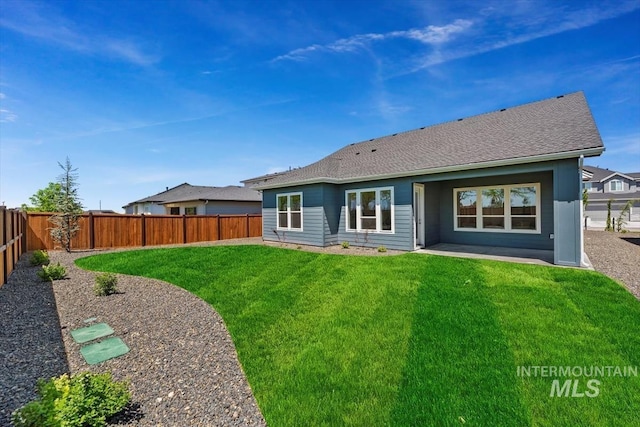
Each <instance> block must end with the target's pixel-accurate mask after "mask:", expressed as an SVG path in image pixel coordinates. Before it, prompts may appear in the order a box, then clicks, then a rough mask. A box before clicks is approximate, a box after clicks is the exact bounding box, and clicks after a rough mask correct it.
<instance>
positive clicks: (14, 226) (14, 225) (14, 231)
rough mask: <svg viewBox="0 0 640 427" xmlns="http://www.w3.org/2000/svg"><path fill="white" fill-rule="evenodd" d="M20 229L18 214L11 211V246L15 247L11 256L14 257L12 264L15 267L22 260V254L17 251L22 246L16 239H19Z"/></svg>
mask: <svg viewBox="0 0 640 427" xmlns="http://www.w3.org/2000/svg"><path fill="white" fill-rule="evenodd" d="M18 227H19V225H18V212H17V211H11V242H12V243H11V246H13V248H12V249H11V255H12V257H13V259H12V260H11V262H12V263H13V266H15V265H16V264H17V263H18V258H20V254H19V253H18V250H17V249H19V248H20V244H19V243H18V240H17V239H16V237H18Z"/></svg>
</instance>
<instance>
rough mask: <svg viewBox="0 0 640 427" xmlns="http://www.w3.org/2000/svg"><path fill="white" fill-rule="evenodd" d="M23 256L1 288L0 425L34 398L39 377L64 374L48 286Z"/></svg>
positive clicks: (61, 351)
mask: <svg viewBox="0 0 640 427" xmlns="http://www.w3.org/2000/svg"><path fill="white" fill-rule="evenodd" d="M38 270H39V267H31V265H30V264H29V256H28V255H24V256H22V258H21V259H20V261H19V262H18V265H17V267H16V270H14V271H13V273H12V274H11V276H10V277H9V281H8V282H7V283H6V284H5V285H4V286H2V287H1V288H0V316H2V317H1V318H0V426H8V425H10V420H11V413H12V412H13V411H14V410H16V409H18V408H19V407H21V406H23V405H24V404H26V403H27V402H29V401H31V400H33V399H35V398H36V389H35V385H36V382H37V380H38V378H51V377H56V376H58V375H61V374H64V373H65V372H68V371H69V366H68V364H67V358H66V354H65V349H64V345H63V344H62V337H61V336H60V323H59V322H58V315H57V313H56V301H55V299H54V297H53V291H52V287H51V283H48V282H42V281H41V280H40V278H39V277H38V276H37V275H36V273H37V272H38Z"/></svg>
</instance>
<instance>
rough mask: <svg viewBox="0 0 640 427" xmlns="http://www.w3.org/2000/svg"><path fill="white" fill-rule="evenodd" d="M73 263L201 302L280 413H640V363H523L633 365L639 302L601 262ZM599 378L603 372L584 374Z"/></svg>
mask: <svg viewBox="0 0 640 427" xmlns="http://www.w3.org/2000/svg"><path fill="white" fill-rule="evenodd" d="M345 252H347V251H345ZM77 264H78V265H79V266H80V267H83V268H87V269H92V270H100V271H112V272H120V273H127V274H133V275H140V276H147V277H153V278H158V279H162V280H166V281H168V282H171V283H174V284H176V285H178V286H180V287H182V288H185V289H187V290H188V291H190V292H192V293H194V294H196V295H198V296H199V297H201V298H203V299H204V300H206V301H208V302H209V303H210V304H211V305H212V306H213V307H215V309H216V310H217V311H218V312H219V313H220V314H221V315H222V317H223V318H224V320H225V322H226V324H227V326H228V328H229V331H230V333H231V336H232V337H233V340H234V342H235V344H236V348H237V350H238V355H239V358H240V362H241V363H242V366H243V368H244V370H245V372H246V374H247V377H248V379H249V383H250V384H251V387H252V389H253V391H254V393H255V396H256V398H257V400H258V404H259V405H260V409H261V410H262V413H263V414H264V416H265V418H266V420H267V422H268V424H269V425H270V426H273V427H277V426H301V425H317V426H320V425H326V426H334V425H360V426H379V425H407V426H409V425H410V426H417V425H433V426H457V425H462V424H465V425H471V426H511V425H513V426H523V425H535V426H564V425H566V426H569V425H571V426H593V425H620V426H630V425H640V376H633V375H632V376H630V377H629V376H627V377H620V376H604V377H597V378H588V377H585V376H581V377H574V376H569V377H548V376H545V377H541V376H537V377H534V376H530V377H527V376H519V375H518V372H517V367H518V366H526V367H529V366H563V367H564V366H570V367H576V366H579V367H582V366H586V367H590V366H598V367H599V366H619V367H626V366H633V367H637V369H638V367H640V333H639V329H638V328H639V325H640V302H639V301H638V300H636V299H635V298H634V297H633V296H632V295H631V294H629V293H628V292H627V291H626V290H625V289H624V288H622V287H621V286H620V285H618V284H617V283H615V282H614V281H612V280H610V279H608V278H607V277H605V276H603V275H601V274H598V273H595V272H590V271H579V270H575V269H566V268H554V267H542V266H533V265H520V264H508V263H501V262H494V261H481V260H467V259H459V258H448V257H438V256H427V255H419V254H405V255H401V256H389V257H356V256H340V255H327V254H317V253H308V252H303V251H295V250H285V249H280V248H274V247H265V246H226V247H225V246H217V247H185V248H172V249H154V250H142V251H131V252H119V253H111V254H104V255H97V256H92V257H88V258H84V259H80V260H78V261H77ZM639 370H640V369H639ZM639 374H640V372H639ZM556 378H558V379H560V380H561V381H560V385H561V386H562V385H563V384H564V382H565V381H566V380H573V379H576V380H578V386H577V388H576V395H580V393H584V392H585V391H587V392H589V391H590V392H591V394H592V395H593V394H595V393H594V388H595V389H596V390H597V392H598V395H597V396H595V397H588V396H585V397H571V393H569V397H564V396H563V397H557V396H553V397H551V396H550V394H551V390H552V383H553V380H554V379H556ZM590 379H597V380H598V381H599V382H600V384H599V385H597V386H594V388H591V389H590V388H587V381H588V380H590ZM572 390H573V388H572ZM572 392H573V391H572Z"/></svg>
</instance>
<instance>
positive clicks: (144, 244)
mask: <svg viewBox="0 0 640 427" xmlns="http://www.w3.org/2000/svg"><path fill="white" fill-rule="evenodd" d="M144 216H145V215H144V214H141V215H140V220H141V221H142V228H141V231H142V233H141V234H142V246H146V244H147V225H146V224H145V218H144Z"/></svg>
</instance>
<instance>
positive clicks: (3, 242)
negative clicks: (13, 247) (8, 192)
mask: <svg viewBox="0 0 640 427" xmlns="http://www.w3.org/2000/svg"><path fill="white" fill-rule="evenodd" d="M0 217H2V221H0V223H1V224H0V225H2V231H0V233H1V235H2V238H0V247H2V260H0V262H2V284H3V285H4V284H5V283H7V279H8V276H9V275H8V274H7V265H8V261H9V259H8V258H7V250H8V249H9V248H7V241H8V240H7V208H6V207H5V206H0Z"/></svg>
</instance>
